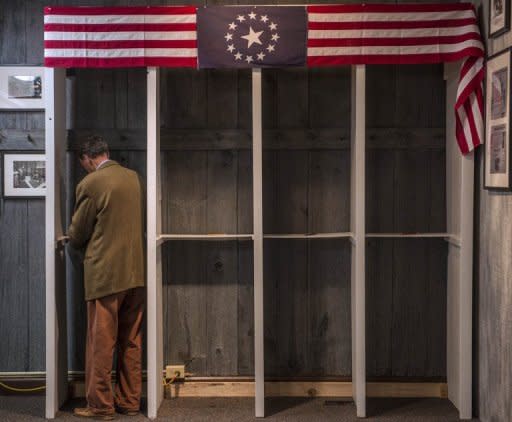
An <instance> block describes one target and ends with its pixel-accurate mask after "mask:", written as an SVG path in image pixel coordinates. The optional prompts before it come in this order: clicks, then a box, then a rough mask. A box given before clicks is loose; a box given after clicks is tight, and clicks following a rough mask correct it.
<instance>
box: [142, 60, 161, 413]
mask: <svg viewBox="0 0 512 422" xmlns="http://www.w3.org/2000/svg"><path fill="white" fill-rule="evenodd" d="M161 202H162V192H161V181H160V69H159V68H156V67H149V68H148V69H147V204H148V205H147V206H146V209H147V309H146V318H147V324H148V325H147V357H148V358H147V365H148V368H147V371H148V372H147V373H148V417H149V418H150V419H155V418H156V417H157V416H158V408H159V407H160V404H161V403H162V400H163V398H164V389H163V383H162V377H163V368H164V361H163V322H162V318H163V316H162V311H163V308H162V239H161V232H162V211H161Z"/></svg>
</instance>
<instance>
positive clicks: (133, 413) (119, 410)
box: [116, 407, 140, 416]
mask: <svg viewBox="0 0 512 422" xmlns="http://www.w3.org/2000/svg"><path fill="white" fill-rule="evenodd" d="M116 412H117V413H120V414H121V415H123V416H138V415H139V414H140V412H139V411H138V410H128V409H123V408H121V407H116Z"/></svg>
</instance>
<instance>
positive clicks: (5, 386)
mask: <svg viewBox="0 0 512 422" xmlns="http://www.w3.org/2000/svg"><path fill="white" fill-rule="evenodd" d="M0 387H2V388H5V389H6V390H8V391H14V392H16V393H33V392H34V391H42V390H45V389H46V386H45V385H41V386H39V387H32V388H17V387H11V386H10V385H7V384H4V383H3V382H1V381H0Z"/></svg>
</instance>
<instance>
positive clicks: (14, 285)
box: [0, 199, 30, 371]
mask: <svg viewBox="0 0 512 422" xmlns="http://www.w3.org/2000/svg"><path fill="white" fill-rule="evenodd" d="M0 207H1V208H0V233H2V235H1V236H0V256H1V257H2V271H0V303H2V306H1V307H0V321H2V323H1V324H0V335H1V337H2V347H0V371H26V370H27V369H28V367H29V338H28V334H29V328H28V327H29V318H27V315H29V314H30V310H29V308H28V305H29V297H30V291H29V285H28V275H29V269H28V259H29V256H28V254H27V252H28V236H27V228H28V218H27V200H25V199H4V200H3V201H2V203H1V204H0Z"/></svg>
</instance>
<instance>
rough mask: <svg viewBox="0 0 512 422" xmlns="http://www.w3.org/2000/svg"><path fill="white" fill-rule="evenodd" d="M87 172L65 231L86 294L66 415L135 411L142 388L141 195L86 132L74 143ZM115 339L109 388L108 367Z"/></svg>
mask: <svg viewBox="0 0 512 422" xmlns="http://www.w3.org/2000/svg"><path fill="white" fill-rule="evenodd" d="M79 159H80V164H81V166H82V167H83V168H84V169H85V170H86V171H87V173H88V175H87V176H85V178H84V179H83V180H82V181H81V182H80V183H79V184H78V186H77V188H76V205H75V211H74V214H73V218H72V221H71V225H70V227H69V231H68V235H69V241H70V243H71V245H72V246H73V247H75V248H84V249H85V257H84V287H85V300H86V302H87V343H86V362H85V389H86V399H87V407H86V408H77V409H74V415H75V416H80V417H87V418H94V419H98V420H112V419H114V414H115V411H116V410H117V411H118V412H119V413H122V414H124V415H130V416H133V415H137V414H138V412H139V408H140V397H141V389H142V363H141V362H142V352H141V343H142V332H141V330H142V314H143V310H144V303H145V289H144V287H143V286H144V279H145V268H144V253H143V227H144V215H145V213H144V209H145V205H144V197H143V189H142V184H141V182H140V179H139V177H138V175H137V173H136V172H134V171H132V170H129V169H127V168H124V167H122V166H120V165H119V164H118V163H116V162H115V161H113V160H110V159H109V151H108V146H107V144H106V143H105V141H103V139H102V138H101V137H98V136H93V137H90V138H88V139H87V141H86V142H85V143H84V144H83V145H82V146H81V148H80V151H79ZM116 345H117V349H118V350H117V371H116V375H117V376H116V385H115V392H113V391H112V384H111V379H110V373H111V370H112V358H113V353H114V349H115V348H116Z"/></svg>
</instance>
